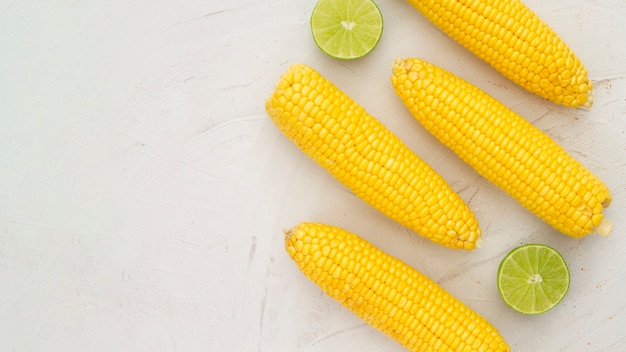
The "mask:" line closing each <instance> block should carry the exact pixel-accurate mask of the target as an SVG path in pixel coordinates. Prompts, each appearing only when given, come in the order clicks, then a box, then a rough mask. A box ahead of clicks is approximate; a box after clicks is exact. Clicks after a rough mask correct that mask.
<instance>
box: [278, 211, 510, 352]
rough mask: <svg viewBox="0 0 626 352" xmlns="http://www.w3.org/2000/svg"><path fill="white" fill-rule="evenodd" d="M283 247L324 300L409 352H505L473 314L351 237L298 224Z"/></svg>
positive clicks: (410, 270) (393, 260) (405, 267)
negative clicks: (338, 305) (328, 299)
mask: <svg viewBox="0 0 626 352" xmlns="http://www.w3.org/2000/svg"><path fill="white" fill-rule="evenodd" d="M285 247H286V249H287V252H288V253H289V255H290V256H291V258H292V259H293V260H294V261H295V262H296V264H297V265H298V267H299V268H300V270H301V271H302V272H303V273H304V275H305V276H306V277H307V278H309V279H310V280H312V281H313V282H315V283H316V284H317V285H319V287H320V288H321V289H322V290H323V291H324V292H325V293H326V294H328V295H329V296H331V297H332V298H334V299H336V300H337V301H339V302H340V303H341V304H342V305H343V306H344V307H346V308H348V309H349V310H351V311H352V312H353V313H355V314H356V315H357V316H359V317H360V318H361V319H363V320H365V322H367V323H368V324H370V325H371V326H373V327H374V328H376V329H379V330H380V331H382V332H383V333H385V334H387V335H388V336H389V337H390V338H392V339H394V340H395V341H397V342H399V343H400V344H401V345H402V346H404V347H405V348H407V349H409V350H411V351H420V352H428V351H440V352H445V351H449V352H452V351H455V352H462V351H510V349H509V346H508V345H507V343H506V342H505V341H504V339H503V338H502V336H501V335H500V334H499V333H498V331H497V330H496V329H495V328H494V327H493V326H492V325H491V324H490V323H489V322H488V321H487V320H485V319H484V318H483V317H481V316H480V315H479V314H478V313H476V312H475V311H473V310H472V309H471V308H469V307H467V306H466V305H464V304H463V303H461V302H460V301H458V300H457V299H455V298H454V297H453V296H452V295H451V294H450V293H448V292H447V291H446V290H445V289H443V288H442V287H441V286H439V285H438V284H437V283H436V282H434V281H432V280H430V279H429V278H428V277H426V276H424V275H422V274H421V273H419V272H418V271H416V270H414V269H413V268H411V267H410V266H408V265H407V264H405V263H403V262H402V261H400V260H398V259H396V258H393V257H391V256H389V255H387V254H385V253H384V252H382V251H381V250H379V249H377V248H376V247H374V246H373V245H372V244H370V243H368V242H367V241H365V240H364V239H362V238H360V237H358V236H357V235H355V234H352V233H350V232H348V231H345V230H343V229H340V228H337V227H333V226H329V225H324V224H317V223H301V224H299V225H298V226H296V227H294V228H292V229H290V230H288V231H286V237H285Z"/></svg>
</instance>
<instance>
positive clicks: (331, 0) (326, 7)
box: [310, 0, 384, 60]
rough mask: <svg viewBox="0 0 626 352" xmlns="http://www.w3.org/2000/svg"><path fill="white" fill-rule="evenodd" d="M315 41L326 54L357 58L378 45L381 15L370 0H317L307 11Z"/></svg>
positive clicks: (381, 24) (335, 56)
mask: <svg viewBox="0 0 626 352" xmlns="http://www.w3.org/2000/svg"><path fill="white" fill-rule="evenodd" d="M310 24H311V33H312V34H313V40H314V41H315V44H316V45H317V46H318V47H319V48H320V50H322V51H323V52H324V53H326V54H327V55H329V56H331V57H334V58H337V59H344V60H352V59H358V58H361V57H363V56H365V55H367V54H369V53H370V52H371V51H372V50H374V48H375V47H376V46H377V45H378V42H379V41H380V38H381V37H382V32H383V27H384V23H383V17H382V13H381V12H380V9H379V8H378V6H377V5H376V3H374V2H373V1H372V0H319V1H318V2H317V4H316V5H315V7H314V8H313V11H312V13H311V23H310Z"/></svg>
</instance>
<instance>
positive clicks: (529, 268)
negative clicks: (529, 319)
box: [497, 244, 570, 315]
mask: <svg viewBox="0 0 626 352" xmlns="http://www.w3.org/2000/svg"><path fill="white" fill-rule="evenodd" d="M497 282H498V290H499V291H500V295H501V296H502V299H503V300H504V302H505V303H506V304H507V305H509V306H510V307H511V308H513V309H514V310H516V311H518V312H520V313H523V314H531V315H532V314H541V313H545V312H547V311H548V310H550V309H552V308H554V307H555V306H556V305H558V304H559V303H560V302H561V301H562V300H563V298H564V297H565V295H566V294H567V291H568V290H569V285H570V273H569V269H568V267H567V263H566V262H565V259H563V256H562V255H561V254H560V253H559V252H558V251H556V250H555V249H554V248H552V247H549V246H547V245H543V244H527V245H523V246H520V247H517V248H515V249H513V250H511V251H510V252H509V253H508V254H507V255H506V256H505V257H504V259H502V262H501V263H500V266H499V268H498V278H497Z"/></svg>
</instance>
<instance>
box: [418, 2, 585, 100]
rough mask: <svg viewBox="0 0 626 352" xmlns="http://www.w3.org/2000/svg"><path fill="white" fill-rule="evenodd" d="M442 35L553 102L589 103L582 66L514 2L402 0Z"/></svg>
mask: <svg viewBox="0 0 626 352" xmlns="http://www.w3.org/2000/svg"><path fill="white" fill-rule="evenodd" d="M407 1H408V2H409V3H410V4H411V5H413V7H415V8H416V9H417V10H419V11H420V12H421V13H422V14H423V15H424V16H425V17H426V18H427V19H428V20H430V21H431V22H432V23H433V24H435V25H436V26H437V27H439V28H440V29H441V30H442V31H443V32H445V33H446V34H447V35H448V36H450V37H451V38H453V39H454V40H456V41H457V42H459V43H460V44H461V45H463V46H464V47H466V48H467V49H469V50H470V51H471V52H472V53H474V54H475V55H477V56H478V57H479V58H481V59H482V60H484V61H485V62H487V63H488V64H490V65H491V66H492V67H493V68H495V69H496V70H497V71H499V72H500V73H501V74H502V75H504V76H506V77H507V78H509V79H510V80H512V81H513V82H515V83H517V84H518V85H520V86H521V87H523V88H525V89H527V90H528V91H530V92H532V93H534V94H537V95H539V96H541V97H543V98H545V99H549V100H551V101H553V102H555V103H557V104H561V105H565V106H571V107H579V106H584V107H591V104H592V102H593V99H592V83H591V82H590V81H589V79H588V78H587V70H586V69H585V68H584V67H583V64H582V63H581V61H580V60H579V59H578V57H576V55H575V54H574V53H573V52H572V50H571V49H570V48H569V47H568V46H567V45H566V44H565V42H564V41H563V40H562V39H561V38H559V36H558V35H557V34H556V33H555V32H554V31H553V30H552V29H551V28H550V27H549V26H548V25H547V24H546V23H544V22H543V21H542V20H541V19H540V18H539V17H538V16H537V15H536V14H535V13H533V12H532V11H531V10H530V9H529V8H528V7H527V6H526V5H524V4H523V3H522V2H521V1H520V0H467V1H449V0H407Z"/></svg>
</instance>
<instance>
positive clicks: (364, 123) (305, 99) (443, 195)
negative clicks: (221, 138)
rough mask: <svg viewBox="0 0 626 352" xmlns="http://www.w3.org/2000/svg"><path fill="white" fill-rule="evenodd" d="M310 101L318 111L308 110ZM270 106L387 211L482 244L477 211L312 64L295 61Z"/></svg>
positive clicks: (327, 163) (299, 138)
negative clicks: (473, 211) (308, 111)
mask: <svg viewBox="0 0 626 352" xmlns="http://www.w3.org/2000/svg"><path fill="white" fill-rule="evenodd" d="M303 90H306V91H307V93H308V94H307V95H306V96H305V95H304V94H302V91H303ZM311 103H313V104H314V107H313V108H311V111H313V110H314V109H317V111H319V113H318V114H317V115H315V116H312V115H311V114H308V113H306V112H305V111H304V107H305V106H308V105H309V104H311ZM266 110H267V113H268V115H269V116H270V117H271V119H272V120H273V121H274V123H275V124H276V126H277V127H278V129H279V130H280V131H282V132H283V133H284V134H285V135H286V136H287V137H288V138H289V139H290V140H291V141H292V142H293V143H295V144H296V145H297V146H298V147H300V148H301V149H302V150H303V151H304V152H305V153H306V154H307V155H308V156H309V157H310V158H311V159H313V160H314V161H316V162H317V163H318V164H319V165H321V166H323V167H324V168H325V169H326V170H327V171H328V172H329V173H330V174H331V175H333V176H334V177H335V178H336V179H337V180H339V181H340V182H341V183H343V184H344V185H345V186H346V187H347V188H349V189H350V190H351V191H352V192H353V193H354V194H355V195H356V196H358V197H359V198H361V199H363V200H364V201H366V202H367V203H369V204H370V205H372V206H373V207H375V208H376V209H378V210H379V211H381V212H382V213H384V214H385V215H387V216H389V217H390V218H392V219H394V220H396V221H398V222H399V223H401V224H402V225H404V226H406V227H408V228H410V229H411V230H414V231H415V232H417V233H418V234H420V235H422V236H424V237H426V238H429V239H431V240H432V241H434V242H436V243H440V244H442V245H444V246H447V247H451V248H461V249H473V248H475V247H477V246H478V245H479V243H480V242H479V240H480V234H481V232H480V229H479V227H478V222H477V220H476V218H475V216H474V214H473V213H472V212H471V210H470V208H469V207H468V206H467V204H466V203H465V202H464V201H463V200H462V199H461V198H460V197H459V195H458V194H456V193H455V192H454V191H453V190H452V188H451V187H450V186H449V185H448V184H447V183H446V181H445V180H444V179H443V178H441V176H439V175H438V174H437V173H436V172H435V171H434V170H433V169H432V168H431V167H430V166H429V165H428V164H427V163H425V162H424V161H423V160H421V159H420V158H419V157H418V156H417V155H416V154H415V153H413V152H412V151H411V150H410V149H409V148H408V147H407V146H406V145H405V144H404V143H402V141H400V139H399V138H398V137H396V136H395V135H394V134H393V133H392V132H391V131H389V130H388V129H387V128H385V126H383V125H382V124H381V123H380V122H379V121H378V120H376V119H375V118H374V117H372V116H371V115H369V114H368V113H367V112H366V111H365V110H364V109H363V108H362V107H361V106H360V105H359V104H357V103H356V102H354V101H353V100H352V99H350V98H349V97H348V96H347V95H346V94H344V93H343V92H341V91H340V90H339V89H338V88H337V87H336V86H335V85H333V84H332V83H331V82H330V81H328V80H326V79H325V78H323V77H322V76H321V75H320V74H319V73H318V72H317V71H315V70H314V69H312V68H310V67H308V66H305V65H300V64H296V65H293V66H292V67H290V68H289V69H288V70H287V72H286V73H285V74H284V75H283V76H282V77H281V79H280V81H279V82H278V84H277V87H276V89H275V91H274V93H273V94H272V95H271V97H270V98H269V99H268V100H267V102H266ZM316 126H317V127H316ZM444 208H445V209H446V211H443V209H444ZM435 215H436V216H437V217H436V218H433V216H435ZM431 220H436V221H431Z"/></svg>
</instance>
